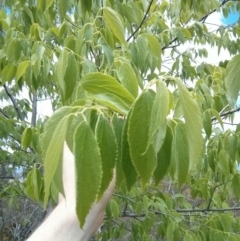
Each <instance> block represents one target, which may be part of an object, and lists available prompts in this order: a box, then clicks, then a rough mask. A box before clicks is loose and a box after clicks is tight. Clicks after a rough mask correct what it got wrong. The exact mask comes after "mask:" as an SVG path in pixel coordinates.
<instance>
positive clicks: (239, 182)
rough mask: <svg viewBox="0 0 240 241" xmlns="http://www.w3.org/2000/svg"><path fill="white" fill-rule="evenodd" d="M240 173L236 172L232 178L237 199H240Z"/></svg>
mask: <svg viewBox="0 0 240 241" xmlns="http://www.w3.org/2000/svg"><path fill="white" fill-rule="evenodd" d="M239 187H240V174H239V173H236V174H235V175H234V177H233V180H232V188H233V193H234V195H235V197H236V199H237V200H239V199H240V188H239Z"/></svg>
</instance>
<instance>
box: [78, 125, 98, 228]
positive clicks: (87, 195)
mask: <svg viewBox="0 0 240 241" xmlns="http://www.w3.org/2000/svg"><path fill="white" fill-rule="evenodd" d="M74 136H75V146H74V156H75V163H76V176H77V187H76V189H77V205H76V211H77V216H78V218H79V220H80V225H81V228H82V227H83V225H84V223H85V219H86V217H87V214H88V213H89V210H90V208H91V206H92V204H93V202H94V201H95V200H96V197H97V194H98V193H99V188H100V185H101V180H102V160H101V154H100V151H99V149H98V144H97V141H96V139H95V137H94V134H93V132H92V130H91V127H90V126H89V125H88V124H87V123H86V122H85V121H84V122H82V123H81V124H80V125H79V126H78V128H77V130H76V132H75V135H74Z"/></svg>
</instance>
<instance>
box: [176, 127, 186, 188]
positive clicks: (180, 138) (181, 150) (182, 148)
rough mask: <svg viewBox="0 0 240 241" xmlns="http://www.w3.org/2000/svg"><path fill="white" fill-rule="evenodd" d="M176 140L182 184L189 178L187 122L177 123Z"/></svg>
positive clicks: (178, 170) (180, 183) (179, 182)
mask: <svg viewBox="0 0 240 241" xmlns="http://www.w3.org/2000/svg"><path fill="white" fill-rule="evenodd" d="M174 141H175V151H176V153H175V158H176V159H177V160H176V163H177V177H178V184H179V186H181V185H182V184H183V183H184V182H185V181H186V180H187V177H188V171H189V147H188V140H187V134H186V126H185V124H183V123H178V124H177V125H176V127H175V136H174Z"/></svg>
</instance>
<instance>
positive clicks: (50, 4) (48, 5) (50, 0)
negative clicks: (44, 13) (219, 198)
mask: <svg viewBox="0 0 240 241" xmlns="http://www.w3.org/2000/svg"><path fill="white" fill-rule="evenodd" d="M45 1H46V3H45V4H46V10H47V9H48V8H50V7H51V6H52V4H53V2H54V0H45Z"/></svg>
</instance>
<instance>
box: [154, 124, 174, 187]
mask: <svg viewBox="0 0 240 241" xmlns="http://www.w3.org/2000/svg"><path fill="white" fill-rule="evenodd" d="M172 138H173V136H172V131H171V129H170V127H168V128H167V133H166V137H165V140H164V143H163V145H162V147H161V149H160V151H159V152H158V154H157V168H156V170H155V171H154V179H155V185H157V184H158V183H159V181H161V180H162V178H163V177H164V176H165V175H166V173H167V170H168V168H169V166H170V163H171V149H172Z"/></svg>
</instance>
